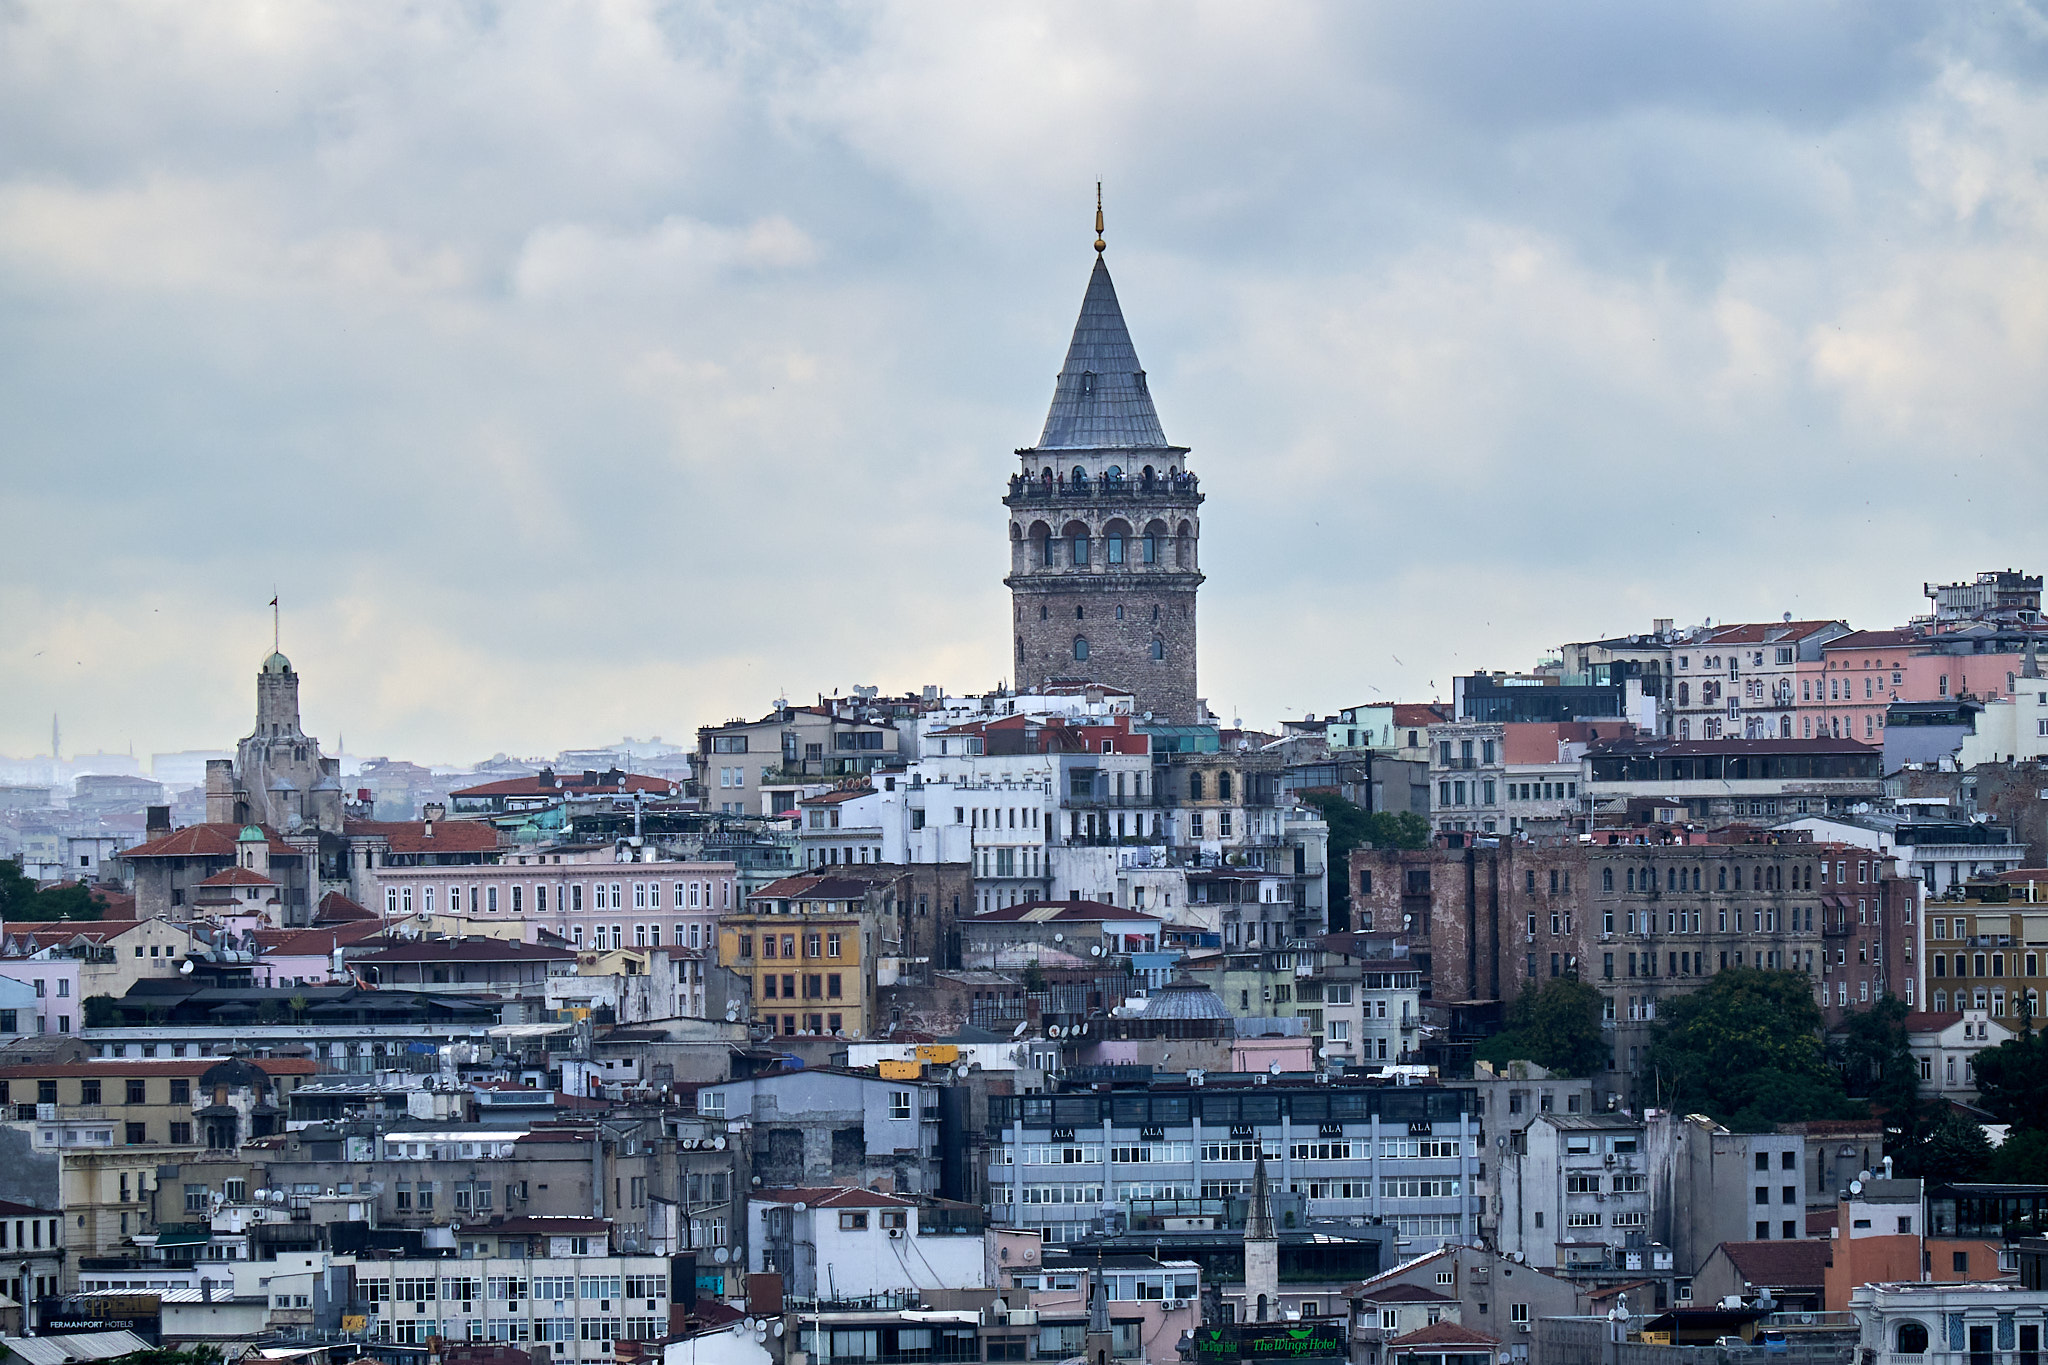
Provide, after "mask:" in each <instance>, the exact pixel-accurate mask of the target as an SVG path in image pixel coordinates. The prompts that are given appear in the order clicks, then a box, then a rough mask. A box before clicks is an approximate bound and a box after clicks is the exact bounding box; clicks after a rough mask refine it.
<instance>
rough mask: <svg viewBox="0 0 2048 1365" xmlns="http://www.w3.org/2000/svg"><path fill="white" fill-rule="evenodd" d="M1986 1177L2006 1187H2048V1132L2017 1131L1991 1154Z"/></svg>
mask: <svg viewBox="0 0 2048 1365" xmlns="http://www.w3.org/2000/svg"><path fill="white" fill-rule="evenodd" d="M1985 1178H1986V1179H1987V1180H1995V1181H1998V1182H1999V1183H2000V1184H2003V1185H2048V1133H2044V1132H2042V1131H2041V1130H2040V1129H2038V1128H2029V1129H2025V1130H2020V1129H2014V1130H2013V1131H2012V1133H2011V1134H2009V1135H2008V1136H2007V1137H2006V1139H2005V1141H2004V1142H2003V1143H2001V1144H2000V1145H1999V1147H1998V1150H1996V1151H1994V1152H1993V1153H1992V1154H1991V1165H1990V1167H1989V1169H1988V1170H1986V1171H1985Z"/></svg>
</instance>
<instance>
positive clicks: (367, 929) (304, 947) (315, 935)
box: [250, 920, 383, 957]
mask: <svg viewBox="0 0 2048 1365" xmlns="http://www.w3.org/2000/svg"><path fill="white" fill-rule="evenodd" d="M382 929H383V926H382V925H381V924H378V923H377V922H376V921H374V920H372V921H369V922H368V923H362V924H335V925H327V926H324V927H322V928H318V929H253V930H251V931H250V932H251V934H252V935H253V936H254V937H255V939H256V943H257V946H258V947H260V948H262V949H263V955H264V956H265V957H311V956H314V955H315V954H320V955H325V954H328V953H331V952H333V951H334V950H335V948H336V947H337V946H338V947H343V948H346V947H349V946H350V945H352V944H355V943H359V942H361V941H362V940H364V939H366V938H374V937H375V936H376V935H377V934H378V933H379V932H380V931H381V930H382Z"/></svg>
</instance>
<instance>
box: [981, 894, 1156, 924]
mask: <svg viewBox="0 0 2048 1365" xmlns="http://www.w3.org/2000/svg"><path fill="white" fill-rule="evenodd" d="M968 918H969V920H971V921H972V922H973V923H975V924H1001V923H1005V922H1008V921H1028V922H1030V923H1033V924H1047V923H1059V924H1074V923H1082V924H1100V923H1103V922H1105V921H1108V920H1115V921H1117V922H1118V923H1127V922H1143V923H1146V924H1158V923H1159V922H1160V921H1159V920H1158V919H1156V918H1155V917H1153V916H1151V915H1147V914H1142V913H1140V912H1139V911H1136V910H1123V909H1119V908H1118V907H1116V906H1114V905H1108V904H1105V903H1103V902H1102V901H1088V900H1080V901H1026V902H1024V903H1023V904H1022V905H1006V906H1004V907H1002V908H1001V909H1000V910H990V911H988V912H986V913H984V914H979V915H971V916H969V917H968Z"/></svg>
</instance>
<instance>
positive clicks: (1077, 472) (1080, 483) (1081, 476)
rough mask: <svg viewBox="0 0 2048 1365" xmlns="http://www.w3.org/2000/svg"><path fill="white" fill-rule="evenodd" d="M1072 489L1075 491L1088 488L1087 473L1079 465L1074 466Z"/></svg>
mask: <svg viewBox="0 0 2048 1365" xmlns="http://www.w3.org/2000/svg"><path fill="white" fill-rule="evenodd" d="M1074 487H1075V488H1077V489H1085V488H1087V487H1088V471H1087V470H1085V469H1083V468H1081V466H1079V465H1075V466H1074Z"/></svg>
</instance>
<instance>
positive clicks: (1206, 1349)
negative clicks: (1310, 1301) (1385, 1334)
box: [1194, 1322, 1349, 1361]
mask: <svg viewBox="0 0 2048 1365" xmlns="http://www.w3.org/2000/svg"><path fill="white" fill-rule="evenodd" d="M1348 1354H1349V1352H1348V1351H1347V1350H1346V1349H1345V1346H1344V1329H1343V1327H1342V1325H1341V1324H1339V1323H1329V1322H1310V1323H1286V1322H1271V1323H1241V1324H1238V1325H1236V1326H1230V1327H1198V1328H1196V1329H1195V1353H1194V1358H1195V1359H1196V1360H1198V1361H1226V1360H1320V1359H1331V1358H1334V1359H1343V1358H1344V1357H1345V1356H1347V1355H1348Z"/></svg>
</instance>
